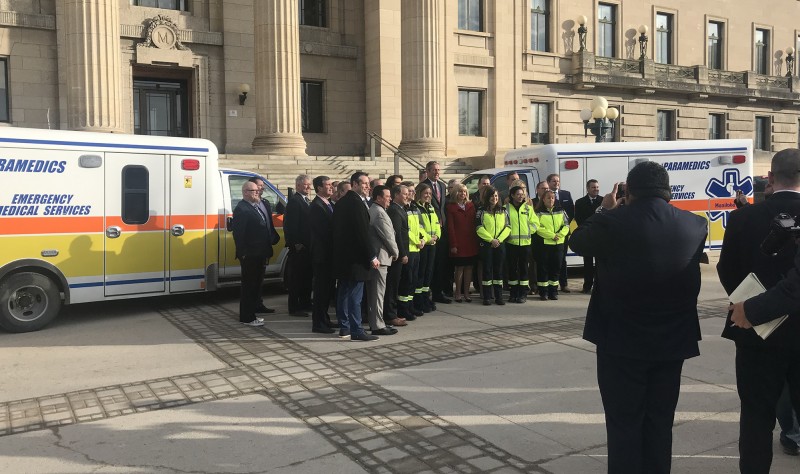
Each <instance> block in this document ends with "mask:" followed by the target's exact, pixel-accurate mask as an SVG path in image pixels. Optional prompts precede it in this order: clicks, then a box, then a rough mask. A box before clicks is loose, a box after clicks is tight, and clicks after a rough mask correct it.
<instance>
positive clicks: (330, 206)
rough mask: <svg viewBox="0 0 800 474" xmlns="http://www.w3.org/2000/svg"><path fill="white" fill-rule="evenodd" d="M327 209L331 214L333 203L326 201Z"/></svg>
mask: <svg viewBox="0 0 800 474" xmlns="http://www.w3.org/2000/svg"><path fill="white" fill-rule="evenodd" d="M328 210H329V211H331V214H333V205H332V204H331V202H330V201H328Z"/></svg>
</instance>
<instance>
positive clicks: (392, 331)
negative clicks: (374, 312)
mask: <svg viewBox="0 0 800 474" xmlns="http://www.w3.org/2000/svg"><path fill="white" fill-rule="evenodd" d="M392 334H397V329H395V328H390V327H385V328H383V329H374V330H373V331H372V335H373V336H391V335H392Z"/></svg>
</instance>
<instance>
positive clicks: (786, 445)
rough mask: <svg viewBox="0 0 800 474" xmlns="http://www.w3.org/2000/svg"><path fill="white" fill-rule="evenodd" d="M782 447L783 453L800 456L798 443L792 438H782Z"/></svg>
mask: <svg viewBox="0 0 800 474" xmlns="http://www.w3.org/2000/svg"><path fill="white" fill-rule="evenodd" d="M781 448H783V454H787V455H789V456H800V448H798V446H797V443H795V442H794V441H792V440H790V439H784V438H781Z"/></svg>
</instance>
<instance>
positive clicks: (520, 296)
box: [517, 285, 528, 303]
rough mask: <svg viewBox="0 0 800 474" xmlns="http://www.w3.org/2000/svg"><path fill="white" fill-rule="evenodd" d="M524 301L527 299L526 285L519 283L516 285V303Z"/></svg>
mask: <svg viewBox="0 0 800 474" xmlns="http://www.w3.org/2000/svg"><path fill="white" fill-rule="evenodd" d="M526 301H528V287H527V286H522V285H520V286H518V287H517V303H525V302H526Z"/></svg>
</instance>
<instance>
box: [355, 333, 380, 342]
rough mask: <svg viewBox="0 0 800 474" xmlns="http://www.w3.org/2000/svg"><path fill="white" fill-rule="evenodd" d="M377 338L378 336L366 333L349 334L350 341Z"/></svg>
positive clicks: (373, 339)
mask: <svg viewBox="0 0 800 474" xmlns="http://www.w3.org/2000/svg"><path fill="white" fill-rule="evenodd" d="M378 339H379V338H378V336H373V335H371V334H367V333H361V334H351V335H350V340H351V341H377V340H378Z"/></svg>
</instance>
